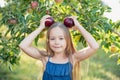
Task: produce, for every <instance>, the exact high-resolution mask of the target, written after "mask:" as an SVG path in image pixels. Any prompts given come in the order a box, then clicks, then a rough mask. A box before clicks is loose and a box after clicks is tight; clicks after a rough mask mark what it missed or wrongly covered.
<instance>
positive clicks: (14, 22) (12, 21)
mask: <svg viewBox="0 0 120 80" xmlns="http://www.w3.org/2000/svg"><path fill="white" fill-rule="evenodd" d="M8 23H9V24H13V25H14V24H17V19H15V18H11V19H9V20H8Z"/></svg>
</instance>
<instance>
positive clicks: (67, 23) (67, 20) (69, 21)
mask: <svg viewBox="0 0 120 80" xmlns="http://www.w3.org/2000/svg"><path fill="white" fill-rule="evenodd" d="M64 25H65V26H66V27H68V28H71V27H73V26H74V25H75V24H74V21H73V19H72V18H65V19H64Z"/></svg>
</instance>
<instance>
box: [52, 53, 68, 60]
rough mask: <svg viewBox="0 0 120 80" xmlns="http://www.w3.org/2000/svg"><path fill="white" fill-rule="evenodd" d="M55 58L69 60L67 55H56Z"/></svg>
mask: <svg viewBox="0 0 120 80" xmlns="http://www.w3.org/2000/svg"><path fill="white" fill-rule="evenodd" d="M53 58H56V59H65V58H67V56H66V55H65V53H56V54H54V56H53Z"/></svg>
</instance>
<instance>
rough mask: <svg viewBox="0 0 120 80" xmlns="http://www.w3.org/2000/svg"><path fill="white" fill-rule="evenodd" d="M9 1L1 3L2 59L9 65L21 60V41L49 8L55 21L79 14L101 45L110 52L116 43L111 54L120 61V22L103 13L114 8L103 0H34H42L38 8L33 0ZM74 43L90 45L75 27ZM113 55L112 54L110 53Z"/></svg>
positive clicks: (0, 36)
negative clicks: (2, 4) (57, 0)
mask: <svg viewBox="0 0 120 80" xmlns="http://www.w3.org/2000/svg"><path fill="white" fill-rule="evenodd" d="M5 1H7V5H6V6H5V7H0V28H3V27H4V29H5V30H3V31H0V63H6V62H7V63H8V64H9V66H11V64H12V65H14V64H17V63H18V62H19V59H20V56H19V54H20V49H19V47H18V45H19V43H20V42H21V41H22V40H23V39H24V38H25V37H26V36H27V35H28V34H29V33H31V32H32V31H33V30H35V29H36V28H37V27H38V25H39V21H40V19H41V17H42V16H44V15H46V14H47V12H49V13H50V14H49V15H51V16H52V17H53V18H54V19H55V21H60V22H63V20H64V18H65V17H67V16H78V20H79V22H80V23H81V25H82V26H83V27H84V28H85V29H86V30H87V31H89V32H90V33H91V34H92V35H93V36H94V38H95V39H96V40H97V41H98V42H99V44H100V47H101V48H102V49H104V50H105V51H106V52H110V51H111V50H110V49H111V46H112V45H114V46H115V47H116V51H115V52H114V53H113V54H110V55H111V56H117V59H118V62H117V63H118V64H119V63H120V34H119V31H120V28H119V27H120V22H119V21H118V22H112V20H110V19H108V18H106V17H104V16H103V14H104V13H105V12H110V10H111V8H110V7H108V6H107V5H105V4H104V3H103V2H101V0H64V1H63V2H62V3H61V4H57V3H55V1H54V0H34V1H37V2H38V3H39V5H38V7H37V8H35V9H32V8H31V1H33V0H5ZM13 18H14V19H16V20H17V23H16V24H10V23H9V20H10V19H13ZM43 34H44V31H43V32H42V33H40V35H39V36H38V37H37V38H36V39H35V44H36V45H37V43H38V40H39V38H42V37H43V36H44V35H43ZM71 34H72V35H73V38H74V44H75V45H76V47H78V45H77V43H80V42H81V43H82V44H83V45H84V46H86V42H85V40H84V38H83V36H82V35H81V34H80V33H79V32H77V31H75V30H71ZM108 57H109V56H108Z"/></svg>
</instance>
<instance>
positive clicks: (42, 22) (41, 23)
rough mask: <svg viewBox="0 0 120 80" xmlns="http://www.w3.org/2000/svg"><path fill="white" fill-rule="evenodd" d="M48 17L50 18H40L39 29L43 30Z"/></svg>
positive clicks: (46, 16)
mask: <svg viewBox="0 0 120 80" xmlns="http://www.w3.org/2000/svg"><path fill="white" fill-rule="evenodd" d="M48 17H51V16H50V15H45V16H43V17H42V18H41V20H40V26H39V27H41V28H43V29H44V28H45V21H48V20H49V19H47V18H48Z"/></svg>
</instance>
